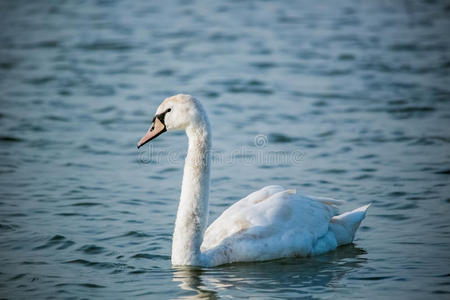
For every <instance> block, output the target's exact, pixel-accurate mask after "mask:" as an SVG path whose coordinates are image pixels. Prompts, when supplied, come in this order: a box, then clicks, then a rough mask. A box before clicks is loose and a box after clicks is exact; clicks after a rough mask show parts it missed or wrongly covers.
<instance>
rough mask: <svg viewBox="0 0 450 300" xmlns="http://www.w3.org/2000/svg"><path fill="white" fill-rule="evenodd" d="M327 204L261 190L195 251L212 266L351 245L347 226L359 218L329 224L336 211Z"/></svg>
mask: <svg viewBox="0 0 450 300" xmlns="http://www.w3.org/2000/svg"><path fill="white" fill-rule="evenodd" d="M328 200H330V199H327V201H325V200H323V199H319V200H315V199H313V198H310V197H304V196H299V195H297V194H296V193H295V190H285V189H284V188H283V187H281V186H267V187H265V188H262V189H260V190H258V191H256V192H254V193H252V194H250V195H248V196H247V197H245V198H244V199H242V200H240V201H238V202H236V203H235V204H233V205H232V206H230V207H229V208H228V209H227V210H225V211H224V212H223V214H222V215H221V216H219V218H217V220H215V221H214V222H213V223H212V224H211V225H210V226H209V227H208V229H207V230H206V232H205V235H204V240H203V243H202V246H201V251H202V253H203V255H204V259H205V262H207V265H210V266H215V265H220V264H224V263H232V262H238V261H263V260H269V259H276V258H281V257H289V256H307V255H313V254H320V253H324V252H327V251H329V250H333V249H335V248H336V247H337V246H338V245H340V244H341V243H340V241H341V240H342V241H343V240H345V241H346V242H347V241H350V242H351V241H352V240H353V235H354V232H355V231H356V228H357V226H356V228H355V229H354V230H353V228H354V227H355V226H353V225H351V224H350V223H355V222H356V223H358V225H359V222H360V221H361V220H362V218H364V216H362V215H361V216H359V217H358V216H357V217H355V218H354V219H355V220H353V219H352V218H349V217H347V218H341V219H334V218H333V217H334V216H335V215H336V213H337V209H336V207H335V206H334V205H333V204H334V203H333V201H328ZM364 212H365V210H364ZM336 218H338V217H336ZM358 218H359V220H356V219H358ZM349 219H351V220H350V221H351V222H349V224H345V226H344V225H343V224H344V222H346V221H348V220H349ZM333 223H334V225H333ZM347 225H348V226H347ZM347 227H348V228H350V227H351V230H349V229H347ZM335 229H336V231H338V233H339V239H338V238H337V235H335V233H334V231H335ZM350 231H351V232H350Z"/></svg>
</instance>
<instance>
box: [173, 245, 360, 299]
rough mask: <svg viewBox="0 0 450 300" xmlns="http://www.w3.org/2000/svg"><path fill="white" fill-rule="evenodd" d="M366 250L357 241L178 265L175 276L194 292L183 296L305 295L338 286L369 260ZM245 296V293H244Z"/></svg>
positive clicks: (215, 297) (205, 297) (185, 287)
mask: <svg viewBox="0 0 450 300" xmlns="http://www.w3.org/2000/svg"><path fill="white" fill-rule="evenodd" d="M364 254H366V252H365V251H364V250H363V249H361V248H358V247H355V246H354V245H348V246H344V247H339V248H338V249H337V250H336V251H332V252H330V253H327V254H324V255H320V256H314V257H308V258H291V259H283V260H276V261H269V262H260V263H245V264H244V263H239V264H232V265H225V266H222V267H216V268H211V269H201V268H177V269H176V270H175V272H174V274H173V280H174V281H178V282H181V284H180V285H179V286H180V287H181V288H182V289H183V290H185V291H193V292H194V293H195V294H193V295H191V296H186V297H181V298H180V299H217V298H219V296H218V294H217V293H220V294H222V292H221V291H223V294H226V295H236V296H237V295H238V293H239V291H240V290H245V291H247V293H251V294H255V295H256V294H259V293H261V295H264V294H265V295H266V297H267V296H269V295H268V294H267V293H274V294H283V293H284V294H286V295H290V296H293V295H296V296H301V295H303V296H306V295H307V294H308V293H309V292H312V291H317V290H320V289H326V288H329V287H336V286H339V285H340V283H339V281H340V279H341V278H342V277H343V276H344V275H345V274H346V273H347V272H348V271H351V270H355V269H357V268H359V267H361V266H362V265H363V264H365V262H366V260H367V259H366V258H365V256H364ZM241 296H242V295H241Z"/></svg>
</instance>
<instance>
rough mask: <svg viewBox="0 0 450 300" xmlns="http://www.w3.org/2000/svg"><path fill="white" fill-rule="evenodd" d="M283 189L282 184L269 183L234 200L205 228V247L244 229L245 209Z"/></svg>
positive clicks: (245, 221)
mask: <svg viewBox="0 0 450 300" xmlns="http://www.w3.org/2000/svg"><path fill="white" fill-rule="evenodd" d="M283 190H284V188H283V187H282V186H279V185H269V186H266V187H263V188H262V189H260V190H257V191H255V192H253V193H251V194H249V195H248V196H247V197H245V198H243V199H241V200H239V201H237V202H235V203H234V204H233V205H231V206H230V207H228V208H227V209H226V210H225V211H224V212H223V213H222V214H221V215H220V216H219V217H218V218H217V219H216V220H215V221H214V222H213V223H212V224H211V225H210V226H209V227H208V228H207V229H206V232H205V235H204V238H203V246H204V245H208V247H207V248H210V247H212V246H213V245H217V244H218V243H220V242H221V241H222V240H223V239H224V238H225V237H227V236H229V235H231V234H233V233H236V232H239V231H242V230H243V229H245V228H246V227H247V224H248V220H247V219H246V218H245V216H246V214H247V211H248V210H249V209H251V208H252V207H253V206H254V205H255V204H258V203H261V202H263V201H264V200H267V199H268V198H269V197H271V196H272V195H274V194H276V193H279V192H281V191H283ZM203 246H202V247H203Z"/></svg>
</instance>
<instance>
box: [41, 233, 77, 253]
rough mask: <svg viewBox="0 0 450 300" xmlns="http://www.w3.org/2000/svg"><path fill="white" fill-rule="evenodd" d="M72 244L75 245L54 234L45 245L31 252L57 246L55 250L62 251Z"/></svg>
mask: <svg viewBox="0 0 450 300" xmlns="http://www.w3.org/2000/svg"><path fill="white" fill-rule="evenodd" d="M73 244H75V242H73V241H71V240H68V239H66V237H64V236H62V235H59V234H56V235H54V236H53V237H51V238H50V239H49V240H48V241H47V242H46V243H45V244H43V245H41V246H37V247H34V248H33V250H42V249H47V248H51V247H55V246H58V245H59V247H58V248H57V249H58V250H62V249H66V248H68V247H70V246H72V245H73Z"/></svg>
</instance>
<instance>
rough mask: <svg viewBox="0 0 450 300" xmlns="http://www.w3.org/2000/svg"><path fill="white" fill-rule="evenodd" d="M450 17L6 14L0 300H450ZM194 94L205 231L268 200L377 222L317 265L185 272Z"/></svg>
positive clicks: (306, 261)
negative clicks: (251, 201) (175, 249)
mask: <svg viewBox="0 0 450 300" xmlns="http://www.w3.org/2000/svg"><path fill="white" fill-rule="evenodd" d="M449 16H450V6H449V5H448V3H445V1H424V2H422V1H420V2H419V1H408V2H406V1H402V2H400V1H394V2H392V1H339V3H337V2H336V1H325V2H322V1H298V2H295V3H294V1H278V2H269V1H220V2H217V3H214V4H213V3H211V1H161V2H156V1H96V2H95V1H57V2H54V1H2V2H1V3H0V28H2V29H1V31H0V91H1V93H0V106H1V110H0V112H1V113H0V128H1V134H0V164H1V167H0V263H1V268H0V297H2V298H11V299H18V298H22V299H45V298H52V297H55V298H58V299H59V298H98V297H103V298H113V299H114V298H115V299H124V298H132V297H133V298H135V297H138V296H140V298H142V299H169V298H172V299H173V298H175V299H180V298H188V297H191V296H193V297H194V298H195V297H197V296H198V297H203V298H211V299H214V298H247V297H250V296H252V297H254V298H265V299H267V298H295V299H298V298H302V297H304V298H308V299H311V298H335V297H338V298H346V299H350V298H358V299H359V298H361V297H364V298H396V299H401V298H403V299H411V298H416V299H424V298H433V299H438V298H447V299H448V297H449V293H450V275H449V274H450V270H449V261H450V260H449V258H450V255H449V242H450V238H449V233H450V229H449V226H450V221H449V217H448V215H449V213H450V210H449V205H450V193H449V190H450V188H449V174H450V151H449V150H450V132H449V129H448V128H449V125H450V101H449V99H450V89H449V73H450V55H449V53H450V38H449V36H448V28H450V24H449V23H450V18H449ZM179 92H184V93H189V94H192V95H194V96H196V97H197V98H199V99H200V100H201V101H203V103H204V105H205V107H206V109H207V111H208V112H209V115H210V120H211V123H212V128H213V136H214V140H213V144H214V162H213V170H212V190H211V215H210V220H214V219H215V218H216V217H217V216H218V215H219V214H220V213H221V212H222V211H223V210H224V209H225V207H227V206H229V205H230V204H231V203H233V202H234V201H237V200H239V199H240V198H242V197H243V196H245V195H247V194H248V193H250V192H252V191H254V190H256V189H258V188H260V187H262V186H264V185H268V184H280V185H283V186H286V187H290V188H297V191H298V192H299V193H304V194H312V195H322V196H331V197H334V198H337V199H344V200H347V203H346V204H345V205H344V207H343V208H342V210H348V209H352V208H355V207H358V206H361V205H364V204H367V203H369V202H371V203H373V206H372V207H371V208H370V210H369V214H368V217H367V218H366V220H365V221H364V223H363V225H362V227H361V228H360V231H359V233H358V235H357V238H356V240H355V242H354V244H353V245H350V246H346V247H342V248H340V249H338V250H336V251H334V252H331V253H328V254H326V255H322V256H317V257H312V258H300V259H299V258H297V259H284V260H279V261H272V262H265V263H257V264H235V265H229V266H223V267H218V268H212V269H174V268H172V267H171V265H170V247H171V234H172V230H173V223H174V219H175V213H176V207H177V199H178V196H179V192H180V184H181V176H182V166H183V156H184V153H185V150H186V138H185V137H184V136H183V134H175V133H171V134H165V135H163V136H161V137H160V138H159V139H158V140H157V141H155V142H154V143H152V144H151V146H150V147H143V148H144V149H143V150H142V151H137V150H136V143H137V141H138V140H139V139H140V137H141V136H142V135H143V134H144V133H145V131H146V130H147V127H148V126H149V121H150V120H151V118H152V117H153V114H154V111H155V109H156V107H157V105H158V104H159V103H160V102H161V101H162V100H163V99H164V98H165V97H168V96H171V95H173V94H176V93H179Z"/></svg>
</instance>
